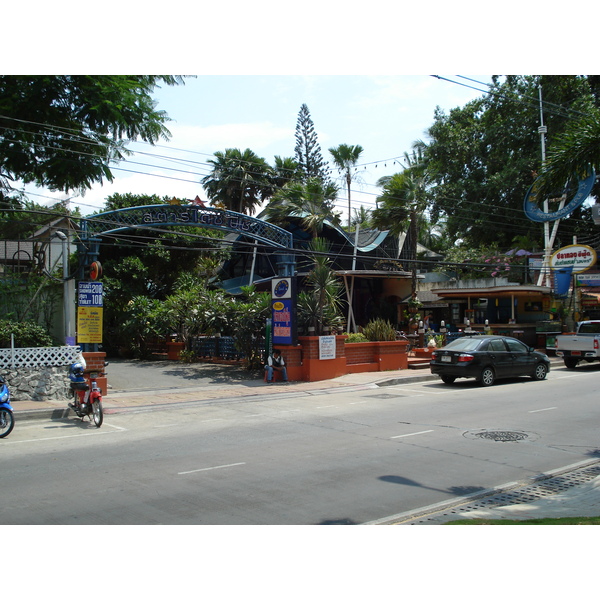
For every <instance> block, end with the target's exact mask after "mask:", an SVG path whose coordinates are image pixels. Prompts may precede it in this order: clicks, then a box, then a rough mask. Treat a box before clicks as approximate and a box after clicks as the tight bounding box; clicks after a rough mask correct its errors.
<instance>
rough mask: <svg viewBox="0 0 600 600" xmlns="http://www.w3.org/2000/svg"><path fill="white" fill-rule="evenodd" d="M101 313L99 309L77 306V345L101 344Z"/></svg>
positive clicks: (101, 309)
mask: <svg viewBox="0 0 600 600" xmlns="http://www.w3.org/2000/svg"><path fill="white" fill-rule="evenodd" d="M102 311H103V308H101V307H97V306H94V307H91V306H79V307H78V308H77V343H78V344H101V343H102Z"/></svg>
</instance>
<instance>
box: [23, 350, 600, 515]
mask: <svg viewBox="0 0 600 600" xmlns="http://www.w3.org/2000/svg"><path fill="white" fill-rule="evenodd" d="M553 363H554V364H556V365H557V366H559V365H560V364H562V362H561V361H556V362H555V360H553ZM107 374H108V382H109V391H108V394H106V396H104V398H103V405H104V412H105V414H106V415H110V414H111V413H112V414H115V413H119V412H124V411H129V410H161V409H162V408H163V407H168V406H174V405H180V404H186V403H202V402H207V403H210V402H212V401H219V400H228V399H231V400H236V399H240V398H244V399H248V398H252V397H256V398H258V397H264V396H271V395H275V394H278V395H281V394H285V395H294V394H299V395H300V394H304V393H307V392H309V393H310V392H320V393H327V392H332V393H335V392H339V391H340V390H342V389H348V390H358V389H373V388H377V387H382V386H389V385H400V384H408V383H418V382H421V381H430V380H433V381H435V380H437V379H438V377H437V376H435V375H432V374H431V373H430V372H429V369H428V368H426V369H415V370H413V369H403V370H400V371H386V372H376V373H356V374H350V375H344V376H342V377H337V378H335V379H329V380H325V381H312V382H309V381H298V382H290V383H289V384H284V383H273V384H270V385H267V384H265V383H264V381H263V379H262V373H250V372H245V371H243V370H242V369H239V368H237V367H235V366H232V365H212V364H202V363H194V364H191V365H188V364H183V363H173V362H170V361H153V362H143V363H142V362H136V361H114V362H110V363H109V366H108V367H107ZM13 408H14V410H15V417H16V421H17V424H18V422H19V421H26V420H31V419H46V420H55V419H64V418H67V417H68V416H69V413H70V416H71V417H73V413H72V412H71V411H70V409H69V408H68V407H67V401H66V400H65V402H50V401H49V402H34V401H30V400H15V401H13ZM17 426H18V425H17ZM566 516H600V459H592V460H588V461H584V462H583V463H580V464H578V465H573V466H572V468H570V469H569V468H567V469H563V470H562V471H557V472H556V473H547V474H545V476H544V477H542V478H541V479H539V480H537V481H534V482H515V483H514V484H511V485H509V486H504V487H503V489H498V490H490V491H489V492H488V493H486V494H483V495H479V496H478V497H476V498H468V497H467V498H457V499H455V500H452V501H450V502H445V503H441V504H439V505H434V506H430V507H423V508H421V509H418V510H416V511H411V512H409V513H405V514H400V515H395V516H394V517H389V518H387V519H383V520H382V521H380V522H377V523H376V524H406V525H411V524H419V525H421V524H423V525H437V524H442V523H446V522H448V521H451V520H457V519H465V518H494V519H502V518H504V519H531V518H541V517H553V518H556V517H566ZM374 524H375V523H374Z"/></svg>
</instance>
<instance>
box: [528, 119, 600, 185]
mask: <svg viewBox="0 0 600 600" xmlns="http://www.w3.org/2000/svg"><path fill="white" fill-rule="evenodd" d="M587 110H588V111H589V114H587V115H586V116H585V117H582V118H581V119H578V120H576V121H574V122H572V123H571V124H569V126H568V127H567V129H566V130H565V132H564V133H563V134H561V135H559V136H557V137H556V138H555V139H554V141H553V142H552V148H551V149H550V150H549V152H548V158H547V160H546V163H545V165H544V167H543V168H542V171H541V173H540V175H543V176H544V179H547V180H548V184H549V185H555V186H561V185H564V184H565V182H566V181H567V180H569V179H571V178H573V177H577V176H579V177H585V176H586V175H587V173H588V172H589V168H590V166H591V167H593V168H594V169H595V170H596V172H600V110H598V109H593V108H588V109H587Z"/></svg>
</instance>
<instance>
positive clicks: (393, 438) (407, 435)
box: [390, 429, 433, 440]
mask: <svg viewBox="0 0 600 600" xmlns="http://www.w3.org/2000/svg"><path fill="white" fill-rule="evenodd" d="M432 431H433V429H427V430H426V431H415V433H405V434H404V435H394V436H393V437H391V438H390V439H391V440H395V439H398V438H403V437H410V436H411V435H421V434H423V433H431V432H432Z"/></svg>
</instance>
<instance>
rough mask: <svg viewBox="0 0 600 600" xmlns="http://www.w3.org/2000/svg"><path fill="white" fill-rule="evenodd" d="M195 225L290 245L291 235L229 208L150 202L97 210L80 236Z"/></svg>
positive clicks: (86, 220)
mask: <svg viewBox="0 0 600 600" xmlns="http://www.w3.org/2000/svg"><path fill="white" fill-rule="evenodd" d="M173 225H177V226H182V225H189V226H196V227H208V228H209V229H219V230H221V231H223V230H224V231H228V232H230V233H237V234H240V235H245V236H248V237H249V238H252V239H255V240H258V241H259V242H262V243H263V244H267V245H269V246H275V247H277V248H292V247H293V240H292V234H291V233H289V232H288V231H286V230H285V229H282V228H281V227H277V226H276V225H273V224H271V223H268V222H266V221H263V220H261V219H256V218H254V217H249V216H248V215H244V214H241V213H237V212H233V211H231V210H220V209H217V208H208V207H204V206H196V205H177V204H176V205H172V204H151V205H148V206H134V207H130V208H121V209H119V210H112V211H109V212H105V213H100V214H98V215H94V216H92V217H88V218H87V219H82V221H81V230H82V231H81V233H82V237H85V238H93V237H98V236H102V235H107V234H109V233H115V232H118V231H124V230H127V229H141V228H148V227H168V226H173Z"/></svg>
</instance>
